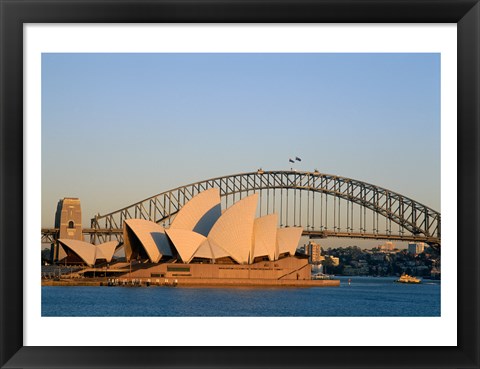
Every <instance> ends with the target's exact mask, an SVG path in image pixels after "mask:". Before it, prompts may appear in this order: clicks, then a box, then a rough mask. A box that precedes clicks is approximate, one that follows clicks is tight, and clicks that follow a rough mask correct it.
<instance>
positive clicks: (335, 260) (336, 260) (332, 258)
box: [325, 255, 340, 266]
mask: <svg viewBox="0 0 480 369" xmlns="http://www.w3.org/2000/svg"><path fill="white" fill-rule="evenodd" d="M325 260H329V261H330V262H331V263H332V265H333V266H339V265H340V258H338V257H336V256H330V255H325Z"/></svg>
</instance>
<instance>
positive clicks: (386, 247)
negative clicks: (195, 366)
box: [378, 241, 395, 251]
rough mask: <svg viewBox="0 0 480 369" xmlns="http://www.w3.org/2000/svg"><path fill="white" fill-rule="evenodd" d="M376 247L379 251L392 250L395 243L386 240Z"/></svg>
mask: <svg viewBox="0 0 480 369" xmlns="http://www.w3.org/2000/svg"><path fill="white" fill-rule="evenodd" d="M378 249H379V250H381V251H393V249H395V245H394V244H393V242H390V241H387V242H385V243H384V244H383V245H379V246H378Z"/></svg>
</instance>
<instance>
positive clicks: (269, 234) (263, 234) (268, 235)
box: [250, 214, 278, 263]
mask: <svg viewBox="0 0 480 369" xmlns="http://www.w3.org/2000/svg"><path fill="white" fill-rule="evenodd" d="M277 223H278V216H277V214H270V215H265V216H263V217H260V218H257V219H255V222H254V223H253V242H252V253H251V258H250V263H252V262H253V260H254V258H256V257H259V256H268V258H269V260H272V261H273V260H275V250H276V244H277Z"/></svg>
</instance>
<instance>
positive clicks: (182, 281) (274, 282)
mask: <svg viewBox="0 0 480 369" xmlns="http://www.w3.org/2000/svg"><path fill="white" fill-rule="evenodd" d="M117 281H118V286H132V285H135V286H138V287H140V286H142V287H143V286H147V283H148V285H149V286H152V287H155V286H164V287H209V286H212V287H338V286H339V285H340V281H339V280H336V279H328V280H313V279H301V280H291V279H290V280H289V279H285V280H278V279H232V278H211V279H209V278H176V279H164V278H161V279H159V280H150V282H149V281H148V280H146V279H141V280H138V279H137V280H134V281H136V282H134V284H132V281H131V280H130V279H127V278H119V279H117ZM102 285H103V286H106V285H108V282H107V281H106V280H105V279H104V278H103V279H101V280H100V279H93V278H92V279H81V280H78V279H61V280H59V281H55V280H42V286H102Z"/></svg>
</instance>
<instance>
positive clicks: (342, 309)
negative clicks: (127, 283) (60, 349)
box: [42, 277, 440, 317]
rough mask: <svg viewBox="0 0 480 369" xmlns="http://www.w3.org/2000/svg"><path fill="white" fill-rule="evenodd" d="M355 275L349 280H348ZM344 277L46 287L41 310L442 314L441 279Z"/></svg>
mask: <svg viewBox="0 0 480 369" xmlns="http://www.w3.org/2000/svg"><path fill="white" fill-rule="evenodd" d="M349 279H350V280H351V282H350V283H348V280H349ZM395 279H396V278H394V277H340V280H341V283H340V287H322V288H317V287H312V288H293V287H290V288H258V287H257V288H246V287H239V288H219V287H212V288H210V287H202V288H192V287H181V288H172V287H139V288H132V287H60V286H55V287H52V286H44V287H42V316H57V317H61V316H82V317H85V316H119V317H120V316H124V317H125V316H170V317H171V316H244V317H253V316H284V317H285V316H290V317H295V316H309V317H314V316H332V317H333V316H344V317H356V316H357V317H360V316H370V317H376V316H389V317H400V316H405V317H413V316H419V317H427V316H428V317H430V316H433V317H434V316H440V281H434V280H424V281H423V283H421V284H400V283H394V281H395Z"/></svg>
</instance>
